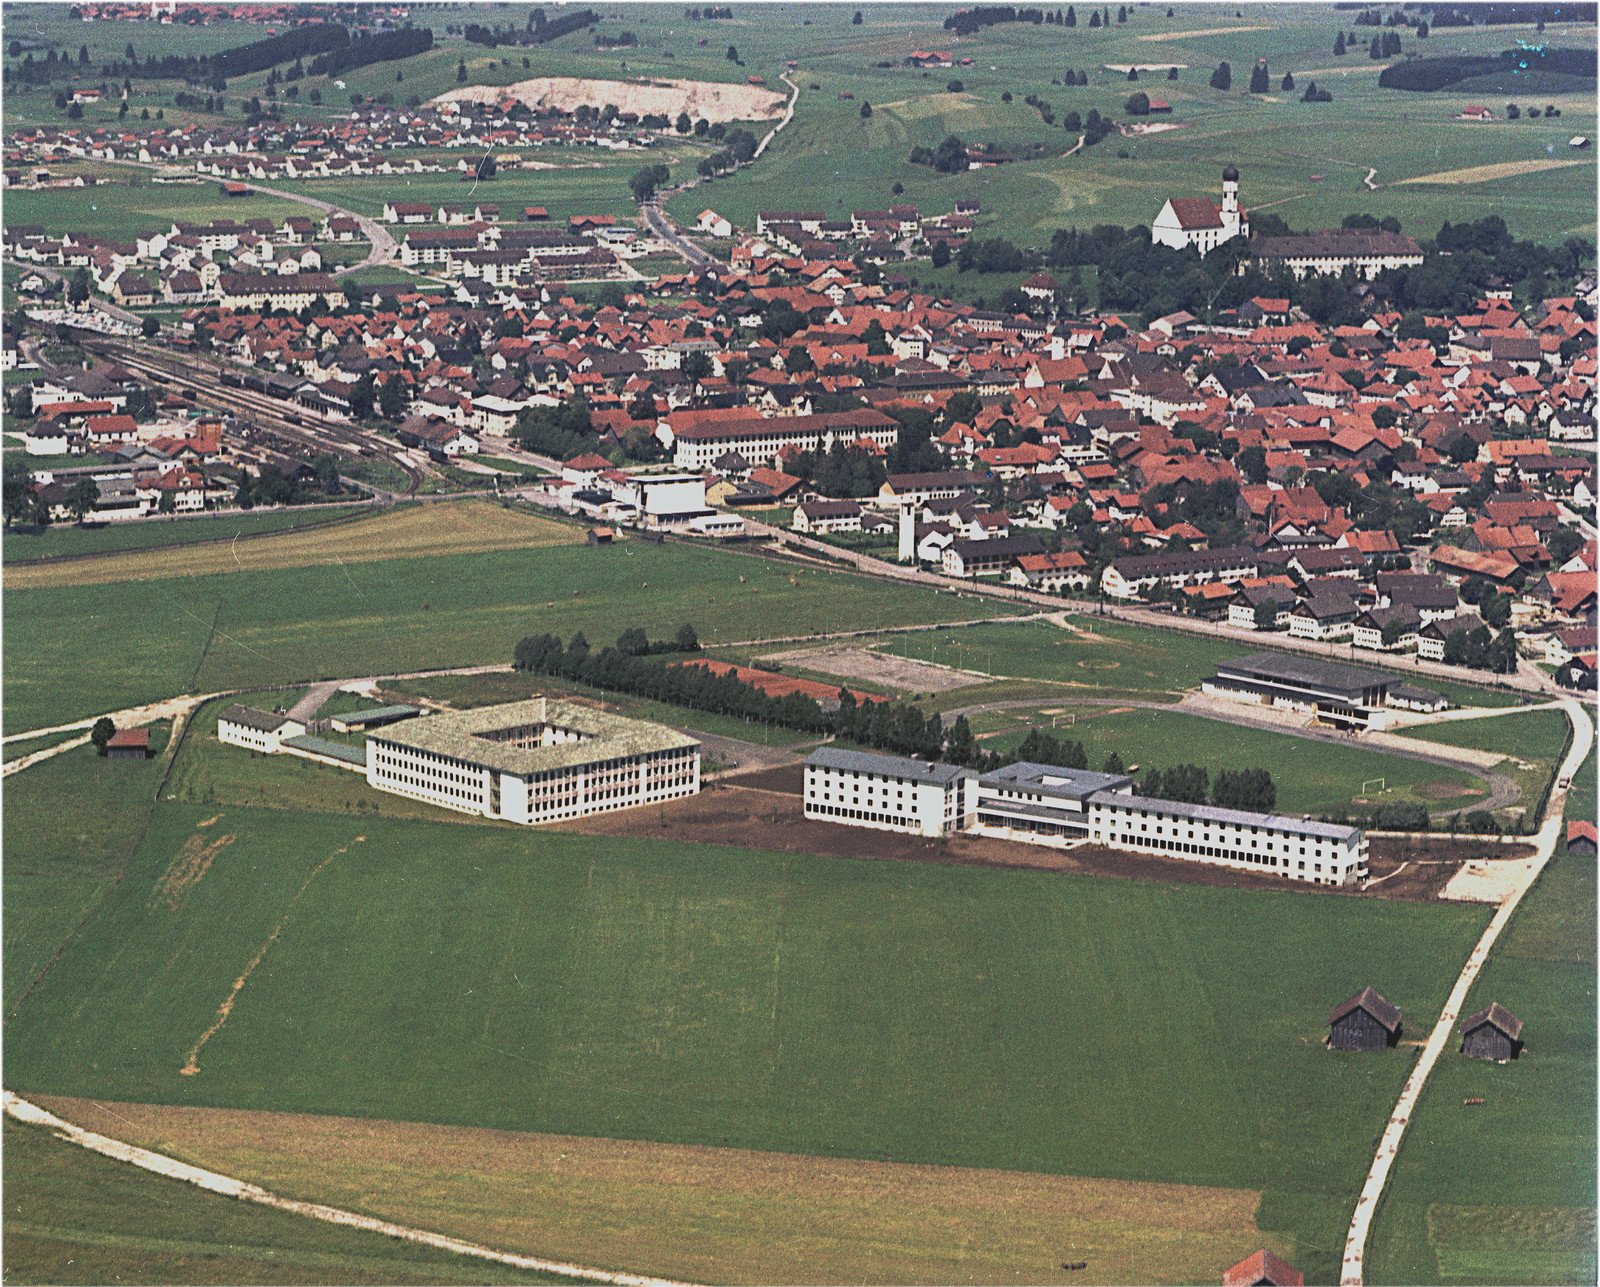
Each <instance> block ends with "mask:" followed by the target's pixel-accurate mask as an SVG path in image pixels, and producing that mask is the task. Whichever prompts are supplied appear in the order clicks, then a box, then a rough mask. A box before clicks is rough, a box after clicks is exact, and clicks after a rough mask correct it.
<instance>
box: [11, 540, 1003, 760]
mask: <svg viewBox="0 0 1600 1287" xmlns="http://www.w3.org/2000/svg"><path fill="white" fill-rule="evenodd" d="M360 527H361V525H360V524H350V525H348V526H347V527H346V529H345V530H346V531H348V532H350V533H351V536H352V539H359V536H360ZM255 548H256V550H257V551H259V550H261V549H262V548H265V547H263V546H260V545H257V546H256V547H255ZM75 566H80V567H81V565H75ZM175 570H176V569H175ZM5 609H6V611H5V628H4V629H5V633H4V639H5V645H6V652H7V666H6V709H5V725H6V729H7V730H8V731H11V732H23V731H26V730H29V729H33V728H44V727H49V726H51V725H54V724H58V723H65V722H67V721H69V720H72V719H77V718H83V717H85V716H88V715H93V714H96V713H98V712H100V711H105V710H114V709H117V708H119V707H122V706H128V705H133V704H135V703H138V702H141V701H149V700H153V699H156V698H159V697H164V696H170V695H174V694H178V693H184V692H207V691H214V690H217V689H224V688H236V687H250V686H255V685H261V684H279V683H290V682H293V681H296V680H312V679H318V678H321V677H324V676H358V675H377V674H391V673H396V672H400V671H407V670H424V669H438V668H446V667H452V666H466V665H472V664H475V663H484V662H505V661H509V660H510V658H511V652H512V649H513V648H514V647H515V645H516V642H517V640H518V639H520V638H521V637H522V636H523V635H525V634H530V633H537V632H540V631H546V630H548V631H553V632H555V633H557V634H560V635H562V636H563V637H567V636H570V635H572V634H573V633H575V632H577V631H580V630H581V631H584V632H586V633H587V634H588V635H589V636H590V637H591V639H592V640H594V641H595V642H596V643H597V644H598V643H599V642H600V641H605V642H610V641H611V640H613V639H615V638H616V636H617V634H618V633H619V632H620V631H622V630H623V629H626V628H627V627H628V626H632V625H638V626H642V627H644V628H645V629H647V630H648V631H650V632H652V633H653V634H657V635H660V634H663V633H670V632H671V631H672V630H674V629H676V628H677V626H678V625H680V624H681V623H682V622H684V621H688V622H691V623H692V624H694V626H695V628H696V629H697V630H698V631H699V632H700V637H701V639H702V641H703V642H705V643H708V644H715V643H723V642H732V641H736V640H741V639H756V638H768V637H772V636H792V635H801V636H811V635H818V634H823V633H826V632H829V631H834V630H840V629H851V628H859V627H861V626H864V625H904V624H910V623H915V622H926V621H938V620H951V619H961V618H969V617H974V616H979V615H993V614H994V613H996V612H1001V611H1005V609H1004V608H1002V607H997V606H996V605H993V604H989V603H986V602H984V601H982V600H979V599H963V598H960V597H958V596H952V595H942V594H937V593H934V592H930V591H927V590H922V589H916V588H912V587H901V586H886V585H882V584H880V583H877V582H872V581H868V580H864V579H862V578H860V577H855V576H851V575H849V574H847V573H843V572H834V571H830V570H821V569H813V568H800V567H795V568H792V569H791V568H790V567H788V566H786V565H781V564H776V563H773V562H771V561H769V560H763V559H756V558H749V557H745V556H743V555H740V554H736V553H733V552H731V551H726V550H717V549H708V548H703V547H693V546H685V545H669V546H658V545H652V544H649V543H648V542H641V541H630V542H626V543H623V544H619V545H615V546H610V547H601V548H597V549H591V548H589V547H586V546H565V547H557V548H542V549H527V550H522V549H517V550H508V551H501V552H497V553H476V554H461V555H446V556H441V557H436V558H428V559H391V560H386V561H379V562H360V563H358V562H347V563H336V564H333V565H322V566H316V567H309V568H295V567H286V568H283V569H280V570H276V571H250V572H247V573H246V572H240V573H232V574H226V575H213V576H193V577H185V576H177V575H174V576H170V577H166V578H164V579H159V580H141V581H121V582H110V583H107V584H100V585H62V586H52V587H46V588H40V589H29V590H8V591H7V592H6V595H5ZM108 632H109V634H114V636H115V638H116V647H115V648H110V649H101V650H98V651H97V653H96V656H95V660H94V663H93V664H92V665H88V664H85V663H84V661H83V656H84V645H85V641H86V640H87V639H89V638H92V637H97V636H102V635H107V636H108V637H109V635H108ZM64 676H70V677H71V682H70V683H65V682H63V677H64Z"/></svg>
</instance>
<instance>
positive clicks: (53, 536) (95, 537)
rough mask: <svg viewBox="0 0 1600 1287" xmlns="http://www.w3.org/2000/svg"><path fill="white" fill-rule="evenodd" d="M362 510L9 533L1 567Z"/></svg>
mask: <svg viewBox="0 0 1600 1287" xmlns="http://www.w3.org/2000/svg"><path fill="white" fill-rule="evenodd" d="M364 510H365V507H364V506H357V505H352V506H350V507H349V508H348V509H321V508H318V509H282V510H272V511H263V512H261V513H251V514H223V515H219V516H217V517H215V518H175V519H171V520H169V521H167V522H164V523H163V522H155V523H105V524H102V525H101V526H99V527H78V526H76V525H75V524H74V525H63V526H59V527H47V528H43V529H42V530H41V529H29V530H26V531H23V530H18V529H13V530H12V531H9V532H7V533H6V534H5V539H4V540H3V541H0V557H3V558H4V559H5V561H6V562H7V563H21V562H25V561H32V560H36V559H61V558H72V557H75V556H79V555H85V554H110V553H112V552H114V551H118V550H150V549H157V548H160V547H165V546H170V545H193V544H197V543H202V542H209V541H224V540H231V539H232V538H233V537H235V536H261V535H264V534H266V533H268V532H286V531H290V530H292V529H294V528H301V527H316V526H320V525H321V524H324V523H333V522H338V521H341V520H344V519H348V518H351V517H354V516H355V515H358V514H361V513H363V512H364Z"/></svg>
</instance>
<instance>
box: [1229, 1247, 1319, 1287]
mask: <svg viewBox="0 0 1600 1287" xmlns="http://www.w3.org/2000/svg"><path fill="white" fill-rule="evenodd" d="M1305 1281H1306V1279H1305V1275H1304V1274H1302V1273H1301V1272H1300V1271H1299V1270H1298V1269H1296V1268H1295V1267H1294V1266H1293V1265H1291V1264H1289V1263H1288V1262H1287V1261H1285V1260H1283V1259H1281V1258H1280V1257H1278V1256H1275V1255H1273V1254H1272V1252H1270V1251H1265V1250H1263V1251H1257V1252H1255V1253H1254V1254H1252V1255H1249V1256H1246V1257H1245V1258H1244V1259H1243V1260H1241V1261H1240V1262H1239V1263H1238V1264H1236V1265H1233V1266H1231V1267H1230V1268H1228V1269H1225V1270H1224V1271H1223V1273H1222V1287H1305Z"/></svg>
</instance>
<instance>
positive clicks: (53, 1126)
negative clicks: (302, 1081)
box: [3, 1090, 689, 1287]
mask: <svg viewBox="0 0 1600 1287" xmlns="http://www.w3.org/2000/svg"><path fill="white" fill-rule="evenodd" d="M3 1101H4V1107H5V1113H6V1116H7V1117H11V1118H14V1119H15V1120H17V1121H19V1122H25V1123H27V1124H28V1125H30V1126H42V1127H44V1128H45V1129H46V1130H48V1131H50V1132H51V1133H52V1134H53V1135H55V1137H56V1138H57V1139H60V1140H64V1141H66V1142H67V1143H68V1144H76V1145H77V1146H78V1147H79V1148H85V1149H88V1150H89V1151H90V1152H91V1153H98V1154H100V1155H101V1156H102V1157H109V1158H114V1159H115V1160H116V1161H118V1162H126V1163H127V1164H128V1165H130V1166H136V1167H138V1168H139V1169H140V1170H141V1171H149V1172H150V1173H151V1174H152V1175H160V1176H164V1177H166V1178H167V1179H169V1180H179V1181H181V1182H182V1183H184V1184H192V1185H194V1186H195V1188H197V1189H204V1190H205V1191H206V1192H207V1193H216V1194H219V1195H221V1196H222V1197H225V1198H235V1199H237V1200H238V1201H240V1202H251V1203H254V1204H255V1205H256V1206H262V1207H273V1208H275V1209H276V1210H279V1211H287V1212H289V1213H290V1214H292V1215H298V1216H305V1217H307V1218H309V1219H312V1220H321V1221H322V1222H323V1223H324V1224H341V1225H344V1226H346V1227H347V1228H351V1229H364V1230H366V1231H368V1232H369V1233H378V1234H382V1235H383V1236H384V1237H386V1238H395V1239H397V1240H399V1241H401V1242H410V1243H415V1244H417V1245H418V1246H423V1247H434V1248H437V1249H438V1250H440V1251H450V1252H454V1253H455V1254H456V1255H458V1256H467V1257H470V1258H472V1259H474V1260H483V1261H489V1262H492V1263H494V1264H499V1265H510V1266H512V1267H513V1268H515V1269H530V1270H533V1271H534V1272H536V1273H545V1274H559V1275H561V1276H563V1277H566V1278H579V1279H583V1280H584V1281H587V1282H595V1283H607V1284H611V1285H612V1287H689V1285H688V1284H685V1283H679V1282H676V1281H674V1280H673V1279H670V1278H651V1277H647V1276H646V1275H644V1274H628V1273H616V1272H613V1271H612V1270H609V1269H595V1268H593V1267H592V1266H589V1265H574V1264H569V1263H567V1262H565V1261H561V1260H545V1259H543V1258H541V1257H539V1256H523V1255H518V1254H516V1253H515V1252H510V1251H496V1250H495V1249H494V1248H493V1247H485V1246H482V1245H481V1244H479V1243H476V1242H467V1241H466V1240H465V1239H462V1238H452V1237H450V1236H449V1235H448V1234H443V1233H431V1232H429V1231H428V1230H426V1229H416V1228H413V1227H411V1226H410V1225H404V1224H395V1223H394V1222H392V1221H389V1220H378V1219H375V1218H374V1217H372V1216H366V1215H361V1214H360V1213H359V1212H356V1211H346V1210H344V1209H343V1208H341V1207H329V1206H323V1205H322V1204H321V1203H318V1202H301V1201H298V1200H296V1199H294V1198H285V1197H281V1196H279V1195H278V1194H276V1193H273V1192H272V1191H271V1190H270V1189H263V1188H262V1187H261V1186H260V1185H257V1184H250V1183H247V1182H246V1181H244V1180H235V1179H233V1178H232V1177H231V1176H227V1175H221V1174H219V1173H217V1172H216V1171H208V1170H205V1169H204V1168H203V1167H198V1166H191V1165H190V1164H189V1163H187V1162H180V1161H179V1160H178V1159H177V1158H175V1157H168V1156H167V1155H166V1154H164V1153H155V1152H152V1151H151V1150H149V1149H144V1148H139V1147H138V1146H137V1145H133V1144H126V1143H124V1142H123V1141H122V1140H114V1139H112V1138H111V1137H110V1136H109V1135H101V1134H99V1133H97V1132H95V1131H86V1130H84V1129H83V1128H82V1127H81V1126H74V1125H73V1124H72V1123H71V1122H68V1121H65V1120H63V1119H62V1118H60V1117H57V1116H56V1115H55V1114H54V1113H51V1112H49V1111H47V1110H45V1109H43V1108H40V1107H39V1106H38V1105H37V1104H33V1103H30V1102H29V1101H27V1100H26V1099H23V1098H22V1097H21V1096H19V1095H17V1094H15V1093H14V1092H12V1091H9V1090H8V1091H5V1092H4V1095H3Z"/></svg>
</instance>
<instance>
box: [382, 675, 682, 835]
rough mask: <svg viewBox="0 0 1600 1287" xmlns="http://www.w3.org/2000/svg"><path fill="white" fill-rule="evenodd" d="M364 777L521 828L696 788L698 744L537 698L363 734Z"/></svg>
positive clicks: (397, 791)
mask: <svg viewBox="0 0 1600 1287" xmlns="http://www.w3.org/2000/svg"><path fill="white" fill-rule="evenodd" d="M367 781H368V783H370V784H371V785H372V786H373V787H375V788H376V789H377V790H379V791H389V792H392V793H394V794H396V795H404V796H409V797H410V798H412V799H414V800H422V801H425V802H426V803H428V804H436V805H439V806H440V807H442V808H446V809H455V810H458V811H460V812H462V813H476V814H481V815H482V816H484V817H486V818H503V819H505V820H507V821H509V822H522V823H529V824H536V823H543V822H560V821H564V820H566V819H569V818H581V817H584V816H586V815H588V814H591V813H602V812H606V811H609V810H613V809H628V808H632V807H634V806H635V805H641V804H653V803H655V802H657V801H661V800H671V799H675V798H677V797H679V796H686V795H694V794H696V793H697V792H698V791H699V790H700V743H699V742H697V741H695V740H694V739H693V738H692V737H685V736H684V735H683V734H681V733H678V732H675V731H674V730H672V729H670V728H665V727H663V726H661V725H659V724H647V723H644V722H643V721H641V720H632V719H624V718H623V717H622V716H620V715H612V714H610V713H608V712H605V711H597V710H593V709H591V708H589V707H587V706H577V705H573V704H571V703H567V702H558V701H552V700H550V699H549V698H546V697H535V698H533V699H531V700H529V701H525V702H509V703H507V704H505V705H501V706H485V707H482V708H480V709H477V710H468V711H452V712H448V713H446V714H440V715H425V716H422V717H420V718H417V719H411V720H407V721H405V722H403V723H400V724H395V725H392V726H390V727H387V728H383V729H380V730H374V731H373V732H371V733H369V734H368V736H367Z"/></svg>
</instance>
